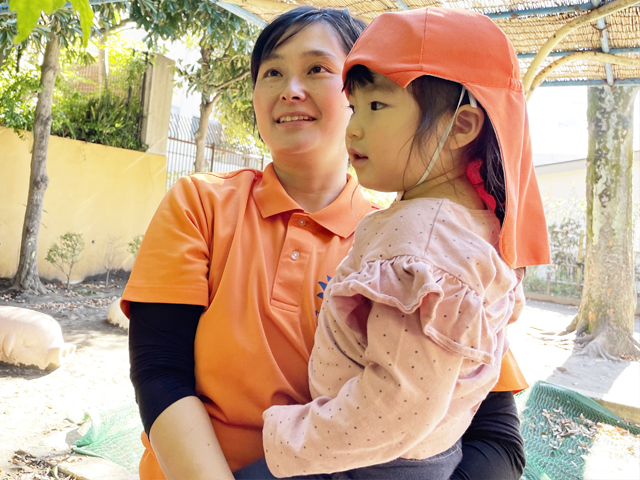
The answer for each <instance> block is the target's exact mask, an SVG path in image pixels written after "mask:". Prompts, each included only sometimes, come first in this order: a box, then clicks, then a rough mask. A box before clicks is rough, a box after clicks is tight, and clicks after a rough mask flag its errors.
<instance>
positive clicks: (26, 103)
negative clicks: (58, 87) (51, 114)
mask: <svg viewBox="0 0 640 480" xmlns="http://www.w3.org/2000/svg"><path fill="white" fill-rule="evenodd" d="M40 90H41V86H40V80H39V78H38V71H37V70H36V69H35V68H33V67H32V66H31V65H26V66H23V67H22V68H18V59H17V53H16V52H13V53H12V54H11V55H10V56H9V57H8V58H7V59H5V63H4V64H3V65H2V67H1V68H0V124H2V125H4V126H5V127H7V128H13V129H14V131H15V132H16V133H17V134H18V135H19V136H20V138H22V139H24V132H23V131H25V130H31V129H32V128H33V116H34V113H35V108H36V100H37V96H38V92H39V91H40Z"/></svg>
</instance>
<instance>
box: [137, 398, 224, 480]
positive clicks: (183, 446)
mask: <svg viewBox="0 0 640 480" xmlns="http://www.w3.org/2000/svg"><path fill="white" fill-rule="evenodd" d="M149 441H150V442H151V446H152V447H153V451H154V453H155V455H156V458H157V459H158V463H159V464H160V468H162V472H163V473H164V475H165V477H166V478H167V480H183V479H191V480H233V474H232V473H231V470H230V469H229V465H228V464H227V461H226V460H225V458H224V455H223V454H222V449H221V448H220V444H219V443H218V439H217V438H216V434H215V432H214V430H213V427H212V426H211V420H210V419H209V415H208V413H207V411H206V410H205V408H204V405H203V404H202V402H201V401H200V400H199V399H198V398H197V397H184V398H182V399H180V400H178V401H177V402H175V403H174V404H172V405H171V406H169V407H168V408H167V409H166V410H164V411H163V412H162V413H161V414H160V415H159V416H158V418H157V419H156V421H155V422H154V423H153V426H152V427H151V430H150V432H149Z"/></svg>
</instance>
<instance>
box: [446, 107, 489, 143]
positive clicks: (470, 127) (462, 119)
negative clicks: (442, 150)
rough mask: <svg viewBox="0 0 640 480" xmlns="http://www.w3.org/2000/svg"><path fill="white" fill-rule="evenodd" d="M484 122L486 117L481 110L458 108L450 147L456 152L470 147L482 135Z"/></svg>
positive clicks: (477, 108)
mask: <svg viewBox="0 0 640 480" xmlns="http://www.w3.org/2000/svg"><path fill="white" fill-rule="evenodd" d="M484 121H485V115H484V111H483V110H482V109H481V108H479V107H472V106H471V105H462V106H461V107H460V108H458V113H457V114H456V119H455V121H454V122H453V127H452V128H451V134H450V135H449V138H450V142H449V147H450V148H451V149H452V150H455V149H459V148H462V147H466V146H467V145H469V144H470V143H471V142H473V141H474V140H475V139H476V138H477V137H478V135H479V134H480V131H481V130H482V126H483V125H484Z"/></svg>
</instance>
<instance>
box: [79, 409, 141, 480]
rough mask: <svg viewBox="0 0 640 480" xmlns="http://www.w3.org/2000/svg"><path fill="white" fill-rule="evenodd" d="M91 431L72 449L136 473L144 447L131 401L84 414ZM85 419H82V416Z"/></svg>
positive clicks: (137, 415) (139, 423) (138, 416)
mask: <svg viewBox="0 0 640 480" xmlns="http://www.w3.org/2000/svg"><path fill="white" fill-rule="evenodd" d="M87 417H88V419H89V420H90V421H91V428H89V430H88V431H87V433H86V434H85V435H84V436H83V437H82V438H81V439H80V440H78V441H77V442H76V443H75V445H74V446H73V447H72V448H73V450H74V451H75V452H77V453H82V454H84V455H91V456H93V457H102V458H106V459H107V460H111V461H112V462H114V463H117V464H118V465H121V466H123V467H125V468H126V469H127V470H129V471H131V472H133V473H137V472H138V464H139V463H140V458H141V457H142V453H143V452H144V447H143V446H142V442H141V440H140V432H142V423H141V422H140V413H139V412H138V405H137V404H136V403H135V401H134V400H133V399H130V400H128V401H126V402H122V403H120V404H119V405H114V406H112V407H110V408H108V409H104V410H99V411H97V412H90V413H87ZM85 418H86V417H85Z"/></svg>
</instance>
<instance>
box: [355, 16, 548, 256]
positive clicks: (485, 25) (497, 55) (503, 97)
mask: <svg viewBox="0 0 640 480" xmlns="http://www.w3.org/2000/svg"><path fill="white" fill-rule="evenodd" d="M355 65H364V66H365V67H368V68H369V69H371V70H373V71H375V72H378V73H380V74H382V75H385V76H386V77H388V78H390V79H391V80H393V81H394V82H396V83H397V84H398V85H399V86H401V87H402V88H406V87H407V85H409V83H411V82H412V81H413V80H415V79H416V78H418V77H421V76H423V75H432V76H435V77H439V78H443V79H445V80H450V81H453V82H457V83H460V84H462V85H463V86H464V87H466V89H467V90H468V91H469V92H471V94H472V95H473V96H474V97H475V98H476V99H477V100H478V102H480V104H481V105H482V106H483V107H484V109H485V110H486V112H487V114H488V116H489V119H490V121H491V124H492V125H493V128H494V130H495V133H496V136H497V138H498V143H499V144H500V152H501V154H502V163H503V166H504V174H505V183H506V200H507V203H506V208H505V210H506V213H505V218H504V222H503V225H502V230H501V232H500V254H501V255H502V258H503V259H504V260H505V262H507V264H508V265H509V266H510V267H512V268H519V267H526V266H529V265H540V264H546V263H550V255H549V238H548V236H547V224H546V221H545V218H544V209H543V207H542V198H541V197H540V190H539V188H538V182H537V180H536V176H535V172H534V169H533V159H532V152H531V137H530V135H529V122H528V119H527V108H526V101H525V97H524V93H523V87H522V82H521V81H520V68H519V66H518V59H517V57H516V53H515V50H514V48H513V45H512V44H511V42H510V41H509V39H508V38H507V36H506V35H505V34H504V33H503V32H502V30H500V28H498V26H497V25H496V24H495V23H493V22H492V21H491V20H490V19H489V18H487V17H485V16H484V15H480V14H478V13H474V12H470V11H467V10H456V9H445V8H438V7H427V8H420V9H416V10H408V11H405V12H401V13H384V14H382V15H380V16H379V17H377V18H376V19H375V20H373V21H372V22H371V24H370V25H369V26H368V27H367V29H366V30H365V31H364V33H363V34H362V35H361V36H360V38H359V39H358V41H357V42H356V44H355V45H354V47H353V49H352V50H351V53H350V54H349V56H348V57H347V60H346V63H345V66H344V70H343V73H342V75H343V81H344V80H345V79H346V75H347V72H348V71H349V70H350V69H351V68H352V67H353V66H355Z"/></svg>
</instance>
